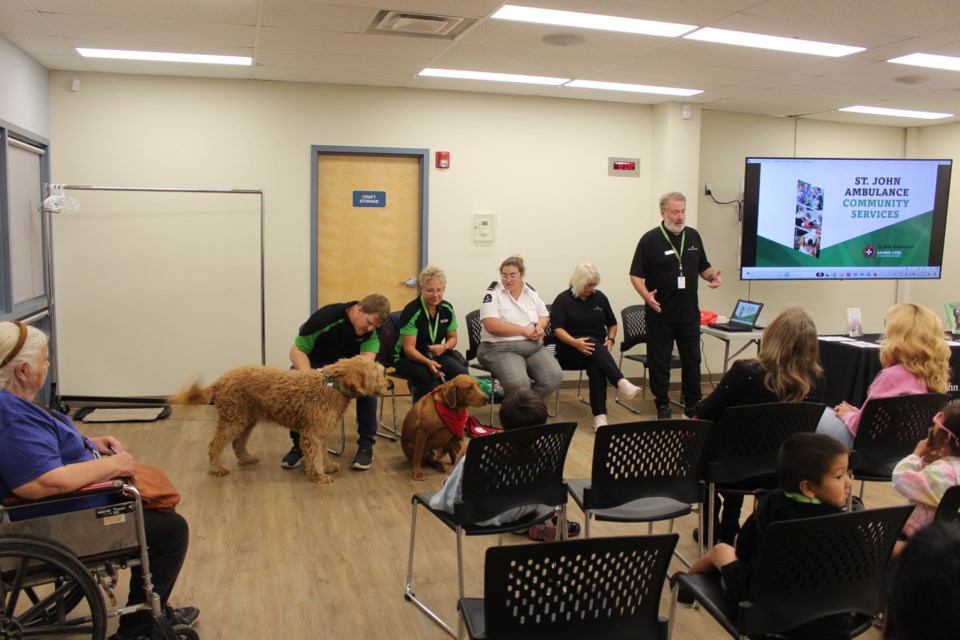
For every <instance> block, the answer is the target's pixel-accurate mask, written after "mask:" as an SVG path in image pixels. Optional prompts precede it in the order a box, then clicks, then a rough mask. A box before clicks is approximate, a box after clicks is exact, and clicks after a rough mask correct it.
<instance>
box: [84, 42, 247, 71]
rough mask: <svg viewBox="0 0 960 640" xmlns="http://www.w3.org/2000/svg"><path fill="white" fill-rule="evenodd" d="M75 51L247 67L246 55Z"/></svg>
mask: <svg viewBox="0 0 960 640" xmlns="http://www.w3.org/2000/svg"><path fill="white" fill-rule="evenodd" d="M77 53H79V54H80V55H82V56H83V57H85V58H112V59H115V60H149V61H151V62H198V63H201V64H233V65H239V66H245V67H249V66H250V65H252V64H253V58H250V57H248V56H208V55H202V54H199V53H165V52H163V51H121V50H119V49H82V48H79V47H78V48H77Z"/></svg>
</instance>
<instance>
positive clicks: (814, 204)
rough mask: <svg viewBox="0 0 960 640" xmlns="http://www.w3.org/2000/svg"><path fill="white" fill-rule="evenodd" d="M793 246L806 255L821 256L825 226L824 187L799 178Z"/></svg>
mask: <svg viewBox="0 0 960 640" xmlns="http://www.w3.org/2000/svg"><path fill="white" fill-rule="evenodd" d="M794 224H795V226H794V231H793V248H794V249H796V250H797V251H799V252H801V253H805V254H806V255H808V256H810V257H813V258H819V257H820V232H821V230H822V228H823V189H822V188H820V187H815V186H813V185H812V184H810V183H809V182H804V181H803V180H797V212H796V219H795V222H794Z"/></svg>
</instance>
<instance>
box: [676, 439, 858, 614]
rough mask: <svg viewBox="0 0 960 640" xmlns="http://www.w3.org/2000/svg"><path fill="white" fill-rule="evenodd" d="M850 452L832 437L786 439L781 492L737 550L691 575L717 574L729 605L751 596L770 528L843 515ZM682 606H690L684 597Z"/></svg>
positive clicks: (750, 524) (721, 548)
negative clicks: (752, 576)
mask: <svg viewBox="0 0 960 640" xmlns="http://www.w3.org/2000/svg"><path fill="white" fill-rule="evenodd" d="M849 459H850V450H849V449H847V447H846V445H844V444H842V443H840V442H839V441H838V440H835V439H834V438H831V437H830V436H826V435H820V434H815V433H798V434H794V435H792V436H790V437H789V438H787V439H786V440H785V441H784V442H783V444H782V445H781V447H780V452H779V454H778V456H777V481H778V484H779V485H780V489H779V490H777V491H771V492H769V493H767V494H764V495H763V496H762V497H761V498H760V500H759V502H758V503H757V508H756V509H755V510H754V512H753V513H752V514H751V515H750V517H749V518H747V520H746V522H744V524H743V527H742V528H741V530H740V534H739V536H737V546H736V548H734V547H732V546H730V545H729V544H724V543H720V544H717V545H716V546H714V547H713V548H712V549H710V551H708V552H707V553H705V554H704V555H703V557H702V558H700V559H699V560H697V562H695V563H694V565H693V566H692V567H691V568H690V571H689V573H711V572H717V571H719V572H720V573H721V574H722V576H723V586H724V592H725V594H726V595H727V596H728V597H729V599H730V601H731V602H734V603H738V602H742V601H744V600H747V599H748V598H749V596H750V574H751V569H752V564H753V561H754V559H755V557H756V553H757V551H758V550H759V548H760V541H761V540H762V539H763V534H764V532H765V531H766V529H767V527H768V526H769V525H770V524H772V523H774V522H779V521H781V520H797V519H800V518H812V517H815V516H825V515H831V514H837V513H842V512H843V511H844V510H845V508H846V505H847V499H848V497H849V495H850V485H851V482H852V481H851V479H850V475H849V474H848V473H847V466H848V464H849ZM681 596H683V597H681V598H678V601H679V602H681V603H683V601H684V600H687V602H688V603H689V602H690V596H689V594H686V593H681Z"/></svg>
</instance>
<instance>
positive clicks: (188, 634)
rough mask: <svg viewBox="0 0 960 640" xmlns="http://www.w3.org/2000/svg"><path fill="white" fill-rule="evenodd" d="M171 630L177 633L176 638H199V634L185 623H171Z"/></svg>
mask: <svg viewBox="0 0 960 640" xmlns="http://www.w3.org/2000/svg"><path fill="white" fill-rule="evenodd" d="M173 632H174V633H175V634H177V640H200V634H199V633H197V632H196V631H194V630H193V629H192V628H190V627H188V626H187V625H185V624H175V625H173Z"/></svg>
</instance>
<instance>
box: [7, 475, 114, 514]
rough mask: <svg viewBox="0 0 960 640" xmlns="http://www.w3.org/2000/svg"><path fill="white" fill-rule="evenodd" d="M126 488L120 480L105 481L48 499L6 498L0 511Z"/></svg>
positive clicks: (86, 496) (48, 497)
mask: <svg viewBox="0 0 960 640" xmlns="http://www.w3.org/2000/svg"><path fill="white" fill-rule="evenodd" d="M125 486H126V482H124V481H123V480H120V479H114V480H105V481H103V482H96V483H94V484H88V485H87V486H85V487H80V488H79V489H77V490H76V491H71V492H70V493H58V494H56V495H53V496H47V497H46V498H40V499H38V500H29V499H27V498H20V497H17V496H13V497H11V498H4V499H3V502H2V504H0V510H3V509H10V508H19V507H27V506H32V505H37V504H44V503H47V502H59V501H61V500H73V499H76V498H88V497H90V496H97V495H101V494H105V493H116V492H117V491H120V490H122V489H123V488H124V487H125Z"/></svg>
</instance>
